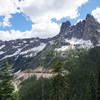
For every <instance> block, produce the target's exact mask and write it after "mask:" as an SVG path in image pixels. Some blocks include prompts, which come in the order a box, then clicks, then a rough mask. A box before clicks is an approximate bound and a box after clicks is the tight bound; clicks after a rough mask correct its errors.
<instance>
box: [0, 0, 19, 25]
mask: <svg viewBox="0 0 100 100" xmlns="http://www.w3.org/2000/svg"><path fill="white" fill-rule="evenodd" d="M18 4H19V3H18V0H0V16H4V19H3V22H1V23H0V26H2V27H10V26H11V23H10V18H11V17H12V15H11V14H15V13H17V12H20V11H19V10H18V9H17V7H18Z"/></svg>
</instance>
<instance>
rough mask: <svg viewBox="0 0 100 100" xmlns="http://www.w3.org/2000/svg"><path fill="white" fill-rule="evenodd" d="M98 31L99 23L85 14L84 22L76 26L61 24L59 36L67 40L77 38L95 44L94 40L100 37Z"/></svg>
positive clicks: (99, 28) (67, 23)
mask: <svg viewBox="0 0 100 100" xmlns="http://www.w3.org/2000/svg"><path fill="white" fill-rule="evenodd" d="M98 30H100V23H99V22H97V20H96V19H95V18H94V17H93V16H92V15H90V14H87V16H86V18H85V20H83V21H80V22H78V23H77V24H76V25H71V24H70V22H69V21H67V22H65V23H62V26H61V31H60V34H61V36H62V35H63V37H65V38H67V39H71V38H77V39H83V40H91V41H92V42H95V41H94V40H96V41H98V39H99V37H100V32H99V31H98ZM94 38H95V39H94Z"/></svg>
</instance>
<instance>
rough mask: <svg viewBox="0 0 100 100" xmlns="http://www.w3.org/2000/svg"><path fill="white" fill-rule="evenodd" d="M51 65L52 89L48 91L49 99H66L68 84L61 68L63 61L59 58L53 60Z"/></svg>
mask: <svg viewBox="0 0 100 100" xmlns="http://www.w3.org/2000/svg"><path fill="white" fill-rule="evenodd" d="M54 62H55V64H54V67H53V73H54V76H53V78H52V87H53V88H52V89H51V92H50V100H67V99H68V98H67V94H68V91H67V90H68V84H67V79H66V77H65V73H66V72H64V69H63V67H62V66H63V61H62V60H61V59H59V58H57V59H55V60H54Z"/></svg>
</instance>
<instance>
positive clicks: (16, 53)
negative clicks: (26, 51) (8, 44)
mask: <svg viewBox="0 0 100 100" xmlns="http://www.w3.org/2000/svg"><path fill="white" fill-rule="evenodd" d="M21 50H22V49H18V51H16V52H15V53H13V54H11V55H6V56H5V57H3V58H2V59H0V61H1V60H3V59H6V58H9V57H13V56H16V55H18V54H19V53H20V51H21Z"/></svg>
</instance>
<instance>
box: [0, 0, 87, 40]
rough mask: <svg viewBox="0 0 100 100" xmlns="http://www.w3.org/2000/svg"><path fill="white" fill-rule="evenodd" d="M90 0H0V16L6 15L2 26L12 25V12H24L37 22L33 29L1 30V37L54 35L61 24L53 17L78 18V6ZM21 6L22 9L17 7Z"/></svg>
mask: <svg viewBox="0 0 100 100" xmlns="http://www.w3.org/2000/svg"><path fill="white" fill-rule="evenodd" d="M86 2H88V0H21V1H20V2H19V1H18V0H0V16H4V17H5V18H4V20H3V23H2V26H6V27H8V26H11V23H10V22H9V19H10V18H11V14H15V13H16V12H23V13H24V14H25V15H26V16H28V17H30V19H31V20H32V21H33V22H35V23H36V24H33V25H32V30H31V31H26V32H20V31H15V30H11V31H10V32H9V31H0V39H3V40H11V39H17V38H27V37H41V38H46V37H52V36H55V35H57V34H58V33H59V29H60V25H58V24H56V23H54V22H51V19H52V18H56V19H58V20H59V19H61V18H63V17H70V18H76V17H77V16H78V15H79V13H78V8H79V7H81V6H82V5H83V4H85V3H86ZM18 7H20V10H18V9H17V8H18ZM9 16H10V17H9Z"/></svg>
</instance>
